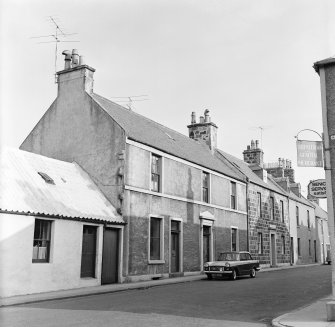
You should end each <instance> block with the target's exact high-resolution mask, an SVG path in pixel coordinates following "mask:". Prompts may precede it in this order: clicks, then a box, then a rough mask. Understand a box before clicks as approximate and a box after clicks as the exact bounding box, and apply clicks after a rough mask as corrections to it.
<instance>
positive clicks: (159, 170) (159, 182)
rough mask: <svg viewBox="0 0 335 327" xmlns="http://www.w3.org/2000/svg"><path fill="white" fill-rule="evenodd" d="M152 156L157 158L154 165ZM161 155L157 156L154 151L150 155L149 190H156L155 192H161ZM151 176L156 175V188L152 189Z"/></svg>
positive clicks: (152, 181)
mask: <svg viewBox="0 0 335 327" xmlns="http://www.w3.org/2000/svg"><path fill="white" fill-rule="evenodd" d="M154 158H156V159H157V161H156V162H157V163H158V164H157V165H154V161H153V160H154ZM162 162H163V159H162V156H159V155H157V154H155V153H151V156H150V191H152V192H157V193H162ZM156 166H157V171H154V170H153V169H154V167H156ZM153 176H157V177H158V190H156V189H154V180H153Z"/></svg>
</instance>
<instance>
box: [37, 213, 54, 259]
mask: <svg viewBox="0 0 335 327" xmlns="http://www.w3.org/2000/svg"><path fill="white" fill-rule="evenodd" d="M51 223H52V222H51V221H50V220H42V219H35V229H34V242H33V262H49V256H50V241H51Z"/></svg>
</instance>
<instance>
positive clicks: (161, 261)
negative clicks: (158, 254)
mask: <svg viewBox="0 0 335 327" xmlns="http://www.w3.org/2000/svg"><path fill="white" fill-rule="evenodd" d="M148 263H149V265H161V264H164V263H165V260H149V261H148Z"/></svg>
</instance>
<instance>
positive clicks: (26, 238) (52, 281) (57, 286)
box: [0, 213, 103, 297]
mask: <svg viewBox="0 0 335 327" xmlns="http://www.w3.org/2000/svg"><path fill="white" fill-rule="evenodd" d="M0 218H1V222H0V224H1V233H0V253H1V257H0V276H1V283H0V297H9V296H15V295H23V294H32V293H40V292H49V291H56V290H64V289H72V288H79V287H87V286H97V285H100V284H101V258H102V233H103V227H102V226H101V225H100V226H99V227H98V231H97V257H96V278H80V269H81V251H82V234H83V225H84V223H83V222H77V221H71V220H58V219H55V220H52V228H51V247H50V262H48V263H33V262H32V253H33V239H34V223H35V218H34V217H32V216H23V215H12V214H1V213H0ZM39 219H42V218H39ZM46 219H47V218H46ZM49 220H50V219H49ZM85 224H86V223H85ZM96 226H98V225H96Z"/></svg>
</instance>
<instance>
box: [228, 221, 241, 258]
mask: <svg viewBox="0 0 335 327" xmlns="http://www.w3.org/2000/svg"><path fill="white" fill-rule="evenodd" d="M233 229H235V230H236V250H235V251H236V252H238V251H240V246H239V243H240V239H239V231H238V227H236V226H230V250H231V251H233V238H232V234H233V233H232V232H233Z"/></svg>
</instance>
